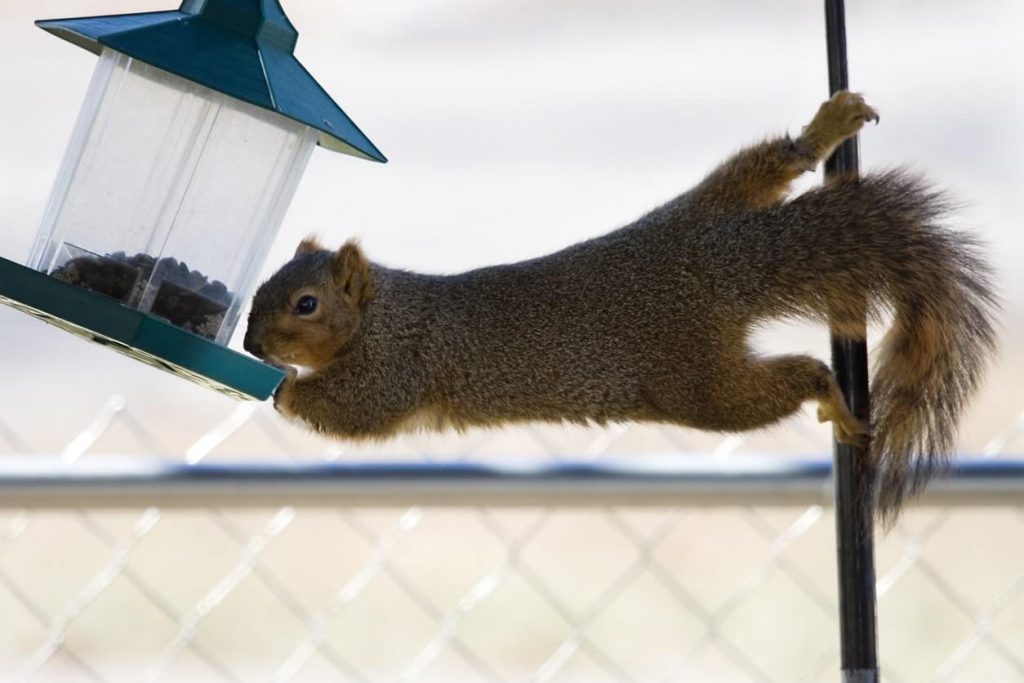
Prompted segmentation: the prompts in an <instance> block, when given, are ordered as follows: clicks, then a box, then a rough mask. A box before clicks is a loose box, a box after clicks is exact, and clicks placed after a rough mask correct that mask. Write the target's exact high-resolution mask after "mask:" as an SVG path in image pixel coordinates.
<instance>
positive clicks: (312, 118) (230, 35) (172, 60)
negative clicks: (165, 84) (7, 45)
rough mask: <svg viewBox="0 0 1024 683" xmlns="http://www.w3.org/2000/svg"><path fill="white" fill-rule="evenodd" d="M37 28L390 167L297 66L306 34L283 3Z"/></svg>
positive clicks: (190, 5)
mask: <svg viewBox="0 0 1024 683" xmlns="http://www.w3.org/2000/svg"><path fill="white" fill-rule="evenodd" d="M36 25H37V26H39V27H40V28H43V29H45V30H47V31H49V32H50V33H53V34H54V35H56V36H59V37H60V38H63V39H64V40H67V41H69V42H72V43H74V44H75V45H78V46H79V47H84V48H85V49H87V50H90V51H92V52H95V53H97V54H99V53H100V51H101V50H102V48H103V47H109V48H110V49H112V50H116V51H118V52H121V53H124V54H126V55H128V56H129V57H132V58H134V59H138V60H139V61H142V62H145V63H147V64H151V65H153V66H155V67H158V68H160V69H163V70H164V71H169V72H170V73H173V74H176V75H178V76H181V77H182V78H186V79H188V80H190V81H194V82H196V83H199V84H201V85H205V86H206V87H208V88H212V89H214V90H217V91H219V92H222V93H225V94H227V95H230V96H232V97H236V98H238V99H240V100H243V101H245V102H249V103H251V104H254V105H256V106H258V107H263V108H264V109H269V110H271V111H275V112H277V113H279V114H281V115H282V116H287V117H288V118H290V119H295V120H296V121H299V122H301V123H304V124H306V125H307V126H310V127H312V128H315V129H316V130H319V131H320V132H321V135H320V140H319V142H320V145H321V146H323V147H326V148H327V149H332V150H334V151H337V152H344V153H346V154H351V155H354V156H358V157H362V158H364V159H370V160H373V161H381V162H384V161H387V159H385V158H384V155H383V154H381V153H380V150H378V149H377V148H376V147H375V146H374V144H373V143H372V142H370V140H369V138H367V137H366V136H365V135H363V132H362V131H361V130H359V128H358V127H357V126H356V124H355V123H353V122H352V119H350V118H349V117H348V116H347V115H346V114H345V112H343V111H342V110H341V108H340V107H339V106H338V105H337V104H336V103H335V102H334V100H332V99H331V97H330V95H328V94H327V93H326V92H325V91H324V89H323V88H322V87H320V84H319V83H317V82H316V80H315V79H314V78H313V77H312V76H311V75H310V74H309V72H308V71H306V69H305V68H304V67H303V66H302V64H300V63H299V61H298V60H297V59H296V58H295V55H294V49H295V42H296V41H297V40H298V37H299V34H298V32H297V31H296V30H295V27H294V26H292V24H291V22H289V21H288V17H286V16H285V14H284V11H283V10H282V9H281V5H280V3H279V2H278V0H184V2H182V4H181V7H180V8H179V9H178V10H176V11H166V12H144V13H141V14H120V15H113V16H103V17H83V18H78V19H51V20H46V21H38V22H36Z"/></svg>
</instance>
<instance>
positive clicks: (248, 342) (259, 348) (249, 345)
mask: <svg viewBox="0 0 1024 683" xmlns="http://www.w3.org/2000/svg"><path fill="white" fill-rule="evenodd" d="M242 347H243V348H244V349H245V350H246V351H248V352H249V353H251V354H252V355H254V356H256V357H257V358H263V355H264V354H263V345H262V344H260V343H259V342H258V341H256V336H255V335H254V334H253V333H252V330H246V331H245V339H243V340H242Z"/></svg>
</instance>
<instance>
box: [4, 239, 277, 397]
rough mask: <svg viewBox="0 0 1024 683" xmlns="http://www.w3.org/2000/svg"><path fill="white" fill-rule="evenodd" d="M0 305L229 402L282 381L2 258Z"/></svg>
mask: <svg viewBox="0 0 1024 683" xmlns="http://www.w3.org/2000/svg"><path fill="white" fill-rule="evenodd" d="M0 302H2V303H5V304H7V305H8V306H13V307H14V308H16V309H18V310H20V311H23V312H25V313H28V314H29V315H31V316H34V317H36V318H39V319H40V320H42V321H44V322H48V323H50V324H51V325H56V326H57V327H60V328H61V329H63V330H66V331H68V332H71V333H72V334H75V335H78V336H79V337H82V338H83V339H88V340H89V341H93V342H96V343H97V344H102V345H104V346H108V347H110V348H112V349H114V350H116V351H120V352H121V353H123V354H125V355H128V356H131V357H132V358H134V359H136V360H140V361H142V362H143V363H147V364H149V365H152V366H153V367H157V368H160V369H161V370H166V371H167V372H170V373H173V374H175V375H178V376H179V377H184V378H185V379H188V380H190V381H192V382H195V383H197V384H201V385H203V386H205V387H209V388H211V389H216V390H217V391H220V392H222V393H224V394H227V395H228V396H231V397H232V398H236V399H255V400H259V401H262V400H265V399H267V398H269V397H270V396H272V395H273V393H274V391H275V390H276V389H277V387H278V386H279V385H280V384H281V382H282V381H283V380H284V372H282V371H281V370H279V369H277V368H275V367H273V366H270V365H267V364H266V363H261V362H260V361H258V360H255V359H253V358H250V357H248V356H246V355H244V354H241V353H238V352H237V351H232V350H231V349H228V348H226V347H223V346H220V345H219V344H215V343H214V342H212V341H210V340H209V339H205V338H204V337H201V336H199V335H197V334H193V333H191V332H187V331H185V330H183V329H181V328H180V327H176V326H175V325H172V324H171V323H170V322H168V321H167V320H164V319H162V318H158V317H156V316H154V315H150V314H148V313H143V312H141V311H139V310H136V309H134V308H130V307H128V306H125V305H124V304H121V303H119V302H118V301H116V300H114V299H112V298H110V297H108V296H105V295H103V294H99V293H97V292H93V291H90V290H88V289H83V288H81V287H76V286H75V285H72V284H68V283H66V282H62V281H60V280H58V279H56V278H54V277H50V276H49V275H46V274H45V273H40V272H39V271H36V270H33V269H32V268H26V267H25V266H22V265H20V264H18V263H15V262H13V261H8V260H7V259H5V258H0Z"/></svg>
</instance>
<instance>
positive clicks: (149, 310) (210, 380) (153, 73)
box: [0, 0, 386, 399]
mask: <svg viewBox="0 0 1024 683" xmlns="http://www.w3.org/2000/svg"><path fill="white" fill-rule="evenodd" d="M37 25H38V26H39V27H40V28H43V29H45V30H47V31H49V32H51V33H53V34H54V35H56V36H58V37H60V38H63V39H65V40H67V41H69V42H72V43H74V44H75V45H78V46H80V47H84V48H86V49H88V50H90V51H92V52H95V53H97V54H98V55H99V63H98V64H97V66H96V70H95V72H94V74H93V77H92V82H91V84H90V86H89V90H88V93H87V94H86V97H85V102H84V103H83V105H82V109H81V112H80V113H79V116H78V122H77V124H76V125H75V128H74V132H73V134H72V137H71V142H70V144H69V146H68V149H67V152H66V154H65V158H64V162H63V164H62V166H61V169H60V171H59V173H58V175H57V179H56V182H55V183H54V187H53V190H52V193H51V196H50V201H49V204H48V206H47V208H46V212H45V214H44V217H43V221H42V224H41V226H40V228H39V232H38V235H37V237H36V240H35V242H34V244H33V247H32V251H31V254H30V256H29V258H28V262H27V264H26V266H27V267H26V266H21V265H19V264H16V263H13V262H11V261H8V260H6V259H0V300H2V301H3V302H4V303H7V304H10V305H13V306H15V307H16V308H19V309H21V310H23V311H25V312H27V313H30V314H32V315H35V316H37V317H40V318H42V319H44V320H46V321H47V322H51V323H54V324H56V325H59V326H61V327H64V328H65V329H67V330H69V331H72V332H75V333H77V334H79V335H81V336H84V337H86V338H89V339H92V340H93V341H97V342H100V343H104V344H108V345H111V346H113V347H114V348H116V349H118V350H121V351H124V352H125V353H128V354H130V355H133V356H135V357H136V358H138V359H140V360H143V361H146V362H149V363H151V364H153V365H156V366H158V367H161V368H164V369H166V370H170V371H172V372H175V373H177V374H179V375H182V376H184V377H187V378H189V379H192V380H194V381H198V382H201V383H203V384H207V385H209V386H212V387H214V388H217V389H220V390H221V391H224V392H225V393H228V394H231V395H233V396H236V397H240V398H256V399H265V398H267V397H269V396H270V395H271V394H272V393H273V391H274V390H275V389H276V388H277V386H278V384H280V382H281V380H282V379H283V376H284V375H283V373H282V372H281V371H280V370H278V369H277V368H273V367H271V366H269V365H266V364H264V363H261V362H259V361H257V360H255V359H253V358H250V357H248V356H246V355H243V354H240V353H237V352H235V351H232V350H230V349H228V348H227V344H228V342H229V340H230V339H231V335H232V333H233V332H234V329H235V325H236V324H237V322H238V318H239V315H240V313H241V311H242V308H243V307H244V305H245V303H246V302H247V301H248V299H249V298H250V297H251V295H252V292H253V289H254V287H255V285H256V277H257V276H258V275H259V272H260V270H261V268H262V266H263V263H264V260H265V259H266V256H267V251H268V250H269V248H270V246H271V244H272V243H273V241H274V237H275V235H276V234H277V231H278V229H279V228H280V225H281V221H282V219H283V218H284V214H285V211H286V210H287V208H288V204H289V203H290V202H291V199H292V196H293V195H294V193H295V189H296V186H297V185H298V182H299V178H300V177H301V176H302V173H303V171H304V170H305V167H306V164H307V162H308V161H309V157H310V154H311V153H312V151H313V148H314V147H315V146H316V145H317V144H319V145H320V146H322V147H326V148H327V149H331V150H334V151H338V152H342V153H345V154H349V155H352V156H356V157H361V158H364V159H369V160H373V161H381V162H383V161H386V159H385V158H384V156H383V155H382V154H381V153H380V152H379V151H378V150H377V148H376V147H374V145H373V143H372V142H370V140H369V139H368V138H367V137H366V136H365V135H363V133H362V132H361V131H360V130H359V129H358V128H357V127H356V126H355V124H354V123H353V122H352V120H351V119H349V118H348V116H347V115H346V114H345V113H344V112H343V111H342V110H341V109H340V108H339V107H338V105H337V104H335V103H334V101H333V100H332V99H331V98H330V97H329V96H328V95H327V94H326V93H325V92H324V90H323V89H322V88H321V87H320V86H319V84H317V82H316V81H315V80H314V79H313V77H312V76H310V75H309V73H308V72H307V71H306V70H305V69H304V68H303V66H302V65H301V64H300V63H299V62H298V60H296V59H295V57H294V55H293V50H294V47H295V42H296V39H297V38H298V33H297V32H296V31H295V29H294V27H293V26H292V25H291V23H290V22H289V21H288V19H287V17H286V16H285V15H284V12H283V11H282V9H281V6H280V4H279V3H278V0H185V2H184V3H183V4H182V5H181V7H180V8H179V9H178V10H176V11H167V12H147V13H143V14H127V15H117V16H105V17H88V18H79V19H56V20H50V21H40V22H37Z"/></svg>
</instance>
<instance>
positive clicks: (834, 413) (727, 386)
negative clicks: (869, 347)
mask: <svg viewBox="0 0 1024 683" xmlns="http://www.w3.org/2000/svg"><path fill="white" fill-rule="evenodd" d="M717 368H718V370H717V372H715V373H714V375H713V376H714V380H713V382H712V383H709V385H708V386H705V387H703V391H702V392H701V395H700V400H698V401H697V402H696V405H694V404H693V403H692V402H690V401H685V400H681V401H675V402H673V401H671V400H666V399H668V398H669V397H670V396H671V392H670V391H665V392H661V395H660V396H659V398H660V399H661V400H659V401H658V403H659V406H660V407H661V408H662V409H663V410H664V412H665V413H666V414H667V415H668V416H669V417H670V419H674V421H678V422H680V423H681V424H688V425H690V426H693V427H697V428H699V429H711V430H716V431H729V432H732V431H747V430H751V429H758V428H761V427H767V426H769V425H772V424H774V423H776V422H778V421H779V420H782V419H783V418H786V417H788V416H790V415H792V414H793V413H795V412H796V411H797V410H799V409H800V406H801V405H803V404H804V403H805V402H806V401H817V402H818V406H819V412H818V415H819V418H820V419H824V420H829V421H832V422H833V423H835V424H836V425H837V427H838V430H837V431H838V432H839V433H840V435H841V438H843V439H848V440H850V441H856V442H858V443H860V442H861V440H862V439H864V438H865V435H866V434H867V431H868V430H867V426H866V425H864V424H863V423H862V422H860V421H859V420H857V418H856V417H854V416H853V414H852V413H851V412H850V410H849V409H848V408H847V406H846V402H845V401H844V400H843V396H842V393H841V392H840V390H839V384H838V382H836V378H835V376H834V375H833V374H832V371H831V370H830V369H829V367H828V366H827V365H825V364H824V363H822V362H821V361H819V360H818V359H816V358H812V357H811V356H804V355H795V356H771V357H768V358H758V357H755V356H752V355H750V354H747V353H744V354H743V356H742V357H735V356H734V357H732V359H731V361H730V362H729V363H728V364H723V363H718V364H717ZM652 393H653V392H652Z"/></svg>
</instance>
